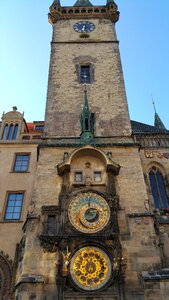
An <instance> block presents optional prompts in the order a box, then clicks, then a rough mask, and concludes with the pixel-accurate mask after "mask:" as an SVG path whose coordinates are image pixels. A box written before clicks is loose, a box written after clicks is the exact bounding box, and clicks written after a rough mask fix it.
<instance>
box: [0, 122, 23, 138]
mask: <svg viewBox="0 0 169 300" xmlns="http://www.w3.org/2000/svg"><path fill="white" fill-rule="evenodd" d="M18 128H19V125H18V124H16V125H13V124H10V125H9V124H6V125H5V127H4V131H3V135H2V140H16V138H17V134H18Z"/></svg>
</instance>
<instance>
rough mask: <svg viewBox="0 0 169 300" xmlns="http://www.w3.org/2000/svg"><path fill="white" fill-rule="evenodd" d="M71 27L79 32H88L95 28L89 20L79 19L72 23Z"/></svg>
mask: <svg viewBox="0 0 169 300" xmlns="http://www.w3.org/2000/svg"><path fill="white" fill-rule="evenodd" d="M73 29H74V30H75V31H77V32H80V33H83V32H84V33H89V32H91V31H93V30H94V29H95V25H94V24H93V23H92V22H89V21H81V22H78V23H76V24H74V26H73Z"/></svg>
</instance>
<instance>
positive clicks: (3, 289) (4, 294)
mask: <svg viewBox="0 0 169 300" xmlns="http://www.w3.org/2000/svg"><path fill="white" fill-rule="evenodd" d="M11 289H12V261H11V260H10V259H9V256H8V255H6V254H4V252H3V251H0V299H1V298H2V299H11Z"/></svg>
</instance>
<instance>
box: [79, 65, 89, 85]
mask: <svg viewBox="0 0 169 300" xmlns="http://www.w3.org/2000/svg"><path fill="white" fill-rule="evenodd" d="M80 82H81V83H91V70H90V66H81V67H80Z"/></svg>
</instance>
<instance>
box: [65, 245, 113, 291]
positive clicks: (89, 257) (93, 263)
mask: <svg viewBox="0 0 169 300" xmlns="http://www.w3.org/2000/svg"><path fill="white" fill-rule="evenodd" d="M70 274H71V277H72V279H73V281H74V282H75V284H76V285H78V286H79V287H80V288H82V289H83V290H88V291H93V290H97V289H100V288H102V287H104V285H105V284H106V283H107V282H108V281H109V279H110V276H111V262H110V259H109V257H108V256H107V254H106V253H105V252H104V251H103V250H101V249H99V248H97V247H92V246H88V247H84V248H82V249H80V250H78V251H77V252H76V253H75V255H74V256H73V258H72V260H71V264H70Z"/></svg>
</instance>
